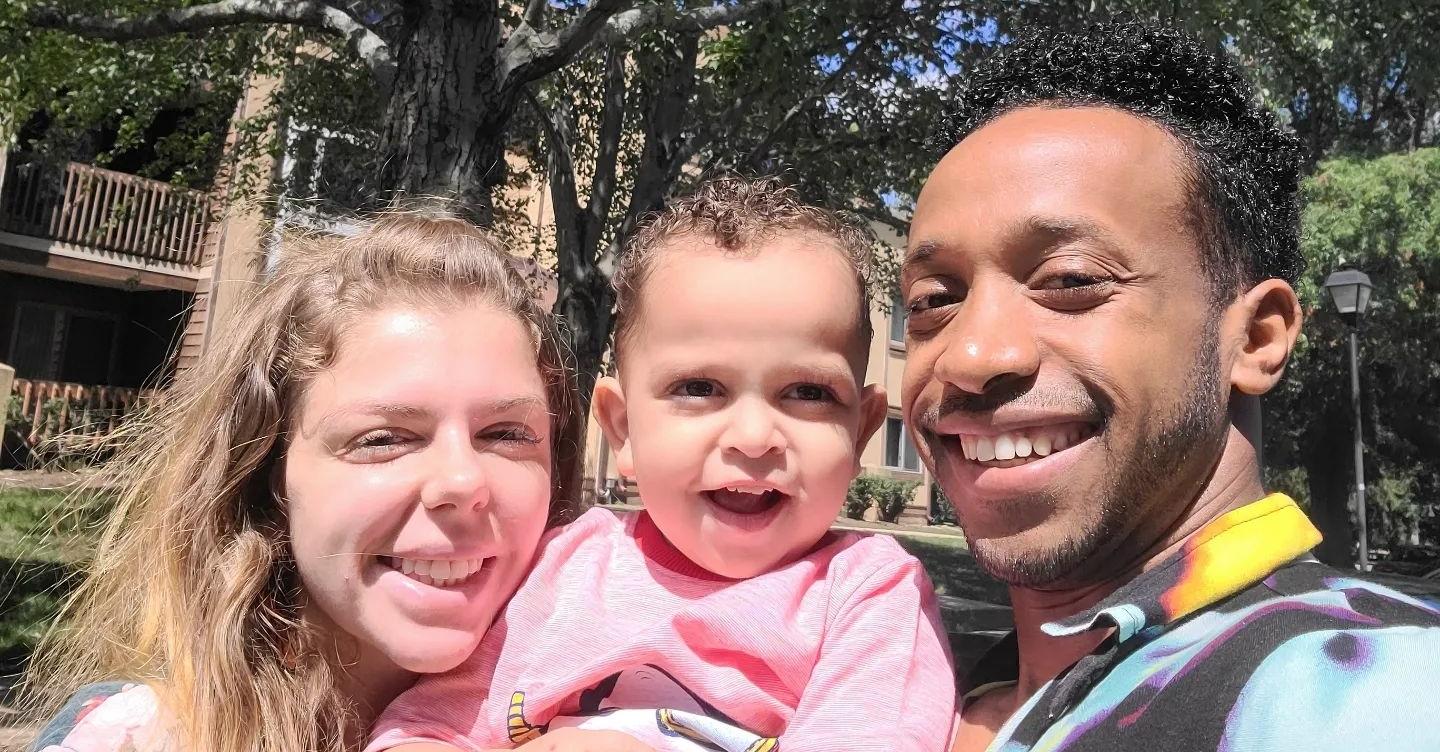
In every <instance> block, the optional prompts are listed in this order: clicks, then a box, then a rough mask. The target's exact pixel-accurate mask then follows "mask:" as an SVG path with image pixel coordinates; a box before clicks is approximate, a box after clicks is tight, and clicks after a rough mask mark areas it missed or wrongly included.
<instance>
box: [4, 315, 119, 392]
mask: <svg viewBox="0 0 1440 752" xmlns="http://www.w3.org/2000/svg"><path fill="white" fill-rule="evenodd" d="M118 328H119V321H118V320H117V319H116V317H115V316H113V315H110V314H106V313H100V312H95V311H85V310H80V309H78V308H66V307H64V306H56V305H50V304H47V303H32V302H29V301H22V302H21V303H20V304H19V305H18V306H17V307H16V317H15V333H14V336H13V337H12V338H11V345H10V361H11V364H12V365H14V366H15V375H16V376H19V377H21V378H27V379H43V380H55V381H70V382H75V383H80V384H108V383H110V379H111V376H112V371H113V370H114V366H115V357H116V354H117V353H116V348H115V346H116V340H117V329H118Z"/></svg>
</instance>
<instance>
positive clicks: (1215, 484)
mask: <svg viewBox="0 0 1440 752" xmlns="http://www.w3.org/2000/svg"><path fill="white" fill-rule="evenodd" d="M1264 495H1265V491H1264V486H1263V485H1262V484H1261V482H1260V465H1259V460H1258V455H1257V452H1256V449H1255V446H1254V444H1253V443H1251V441H1250V439H1249V438H1248V437H1246V436H1245V435H1244V434H1243V433H1241V432H1240V431H1239V430H1238V429H1237V428H1235V427H1234V426H1233V425H1232V426H1231V427H1230V429H1229V430H1228V432H1227V434H1226V437H1225V446H1224V449H1223V450H1222V452H1221V456H1220V461H1219V462H1218V463H1217V464H1216V466H1215V469H1214V471H1213V472H1212V473H1211V474H1210V475H1209V476H1208V478H1207V479H1206V481H1205V483H1204V484H1203V486H1202V487H1201V488H1200V489H1199V492H1198V493H1196V494H1195V495H1193V497H1192V499H1191V502H1190V503H1189V504H1188V505H1187V506H1186V508H1185V512H1184V514H1182V515H1181V516H1180V518H1179V520H1178V521H1177V522H1176V523H1175V524H1173V525H1171V526H1170V527H1169V529H1168V530H1164V531H1161V534H1160V535H1158V536H1155V537H1154V538H1153V540H1152V541H1151V542H1150V543H1149V544H1148V545H1146V546H1144V547H1143V548H1141V549H1139V552H1138V553H1133V552H1134V551H1135V550H1136V549H1135V548H1134V547H1131V548H1129V549H1128V550H1129V551H1131V552H1132V553H1129V554H1122V553H1120V552H1121V551H1124V550H1126V549H1124V548H1121V549H1117V550H1116V551H1114V552H1111V553H1109V554H1108V556H1107V557H1106V558H1108V559H1110V561H1097V562H1095V563H1094V565H1093V566H1090V567H1087V569H1089V570H1090V571H1092V572H1095V573H1097V576H1092V577H1088V578H1086V579H1087V580H1088V581H1087V582H1085V583H1083V584H1076V585H1067V586H1063V587H1060V588H1055V589H1043V590H1042V589H1033V588H1028V587H1019V586H1012V587H1011V588H1010V602H1011V607H1012V608H1013V610H1014V616H1015V632H1016V639H1017V644H1018V649H1019V653H1020V676H1019V682H1018V684H1017V686H1016V693H1015V705H1016V707H1017V708H1018V707H1019V706H1020V705H1022V704H1023V703H1024V702H1025V701H1026V700H1027V699H1028V698H1029V697H1030V696H1031V695H1033V694H1034V693H1035V692H1036V691H1038V690H1039V689H1040V687H1042V686H1044V684H1045V683H1046V682H1048V681H1050V680H1051V679H1053V678H1055V677H1056V676H1058V675H1059V674H1060V673H1061V672H1062V671H1064V670H1065V669H1066V668H1069V667H1070V666H1071V665H1073V664H1074V663H1075V662H1076V661H1078V660H1080V659H1081V658H1082V657H1084V656H1085V655H1086V654H1088V653H1090V652H1091V651H1093V650H1094V649H1095V648H1096V647H1097V646H1099V645H1100V643H1101V642H1103V641H1104V640H1105V638H1106V637H1107V636H1108V635H1109V632H1110V630H1105V629H1096V630H1092V631H1090V632H1085V633H1082V634H1078V635H1074V636H1069V637H1052V636H1050V635H1048V634H1045V632H1044V631H1043V630H1042V629H1041V627H1042V626H1043V625H1044V624H1046V623H1048V622H1052V621H1057V620H1060V619H1064V618H1066V617H1069V616H1074V615H1075V614H1078V613H1081V612H1083V611H1086V610H1089V609H1090V608H1093V607H1094V606H1095V605H1096V604H1097V603H1099V602H1100V601H1102V600H1104V599H1105V598H1106V597H1108V596H1109V595H1110V594H1112V593H1114V592H1115V591H1116V590H1118V589H1119V588H1120V587H1122V586H1124V585H1125V584H1126V583H1129V582H1130V581H1131V580H1133V579H1135V578H1136V577H1137V576H1138V575H1140V574H1141V573H1143V572H1146V571H1149V570H1151V569H1153V568H1155V567H1156V566H1158V565H1160V564H1162V563H1164V562H1166V561H1168V560H1169V559H1171V558H1172V557H1174V556H1175V555H1177V554H1178V553H1179V552H1180V549H1181V547H1183V546H1184V544H1185V541H1187V540H1189V539H1190V537H1191V536H1193V535H1194V534H1195V533H1196V532H1198V531H1199V530H1200V529H1201V528H1203V527H1204V526H1205V525H1207V524H1209V523H1210V522H1212V521H1214V520H1215V519H1217V518H1219V517H1220V516H1222V515H1224V514H1225V513H1227V512H1230V511H1231V510H1234V509H1238V508H1240V507H1243V506H1245V505H1246V504H1249V503H1251V502H1253V501H1256V500H1258V499H1260V498H1262V497H1263V496H1264Z"/></svg>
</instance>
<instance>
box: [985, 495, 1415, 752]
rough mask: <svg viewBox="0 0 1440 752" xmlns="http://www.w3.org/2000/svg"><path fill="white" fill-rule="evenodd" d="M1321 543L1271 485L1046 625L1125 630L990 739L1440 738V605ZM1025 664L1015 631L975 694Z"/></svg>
mask: <svg viewBox="0 0 1440 752" xmlns="http://www.w3.org/2000/svg"><path fill="white" fill-rule="evenodd" d="M1319 541H1320V534H1319V532H1318V531H1316V530H1315V528H1314V526H1312V525H1311V524H1310V521H1309V520H1308V519H1306V517H1305V513H1304V512H1302V511H1300V508H1299V507H1297V506H1296V505H1295V502H1293V501H1291V500H1290V499H1289V498H1288V497H1286V496H1284V495H1281V494H1274V495H1271V496H1268V497H1266V498H1264V499H1261V500H1260V501H1257V502H1255V503H1253V504H1250V505H1247V506H1245V507H1242V508H1240V509H1237V510H1235V511H1233V512H1230V513H1229V514H1226V515H1224V516H1222V517H1220V518H1219V519H1216V520H1215V521H1214V522H1211V523H1210V524H1208V525H1206V526H1205V527H1204V528H1202V529H1201V530H1200V531H1199V532H1198V533H1197V534H1196V535H1195V536H1194V537H1193V538H1191V540H1189V541H1188V542H1187V543H1186V544H1185V546H1184V548H1183V549H1182V551H1181V553H1180V554H1179V555H1178V556H1176V557H1175V559H1173V560H1172V561H1171V562H1170V563H1168V564H1166V565H1165V566H1163V567H1160V568H1158V569H1155V570H1152V571H1150V572H1146V573H1145V574H1143V575H1141V576H1140V577H1137V578H1136V579H1135V580H1133V581H1131V582H1130V583H1129V584H1128V585H1126V586H1125V587H1123V588H1121V589H1120V590H1118V591H1116V592H1115V593H1114V594H1113V595H1111V596H1110V597H1109V598H1107V599H1105V600H1104V601H1102V602H1101V603H1099V604H1097V605H1096V606H1095V607H1094V608H1092V609H1090V610H1089V611H1086V612H1084V613H1081V614H1078V615H1076V616H1074V617H1072V618H1069V619H1065V620H1062V621H1057V622H1051V623H1049V624H1046V625H1044V627H1043V629H1044V630H1045V632H1046V633H1048V634H1051V635H1054V636H1065V635H1075V634H1080V633H1082V632H1088V631H1090V630H1095V629H1113V630H1114V633H1113V635H1112V636H1111V637H1109V638H1108V639H1107V640H1106V641H1105V642H1104V643H1103V644H1101V645H1100V647H1099V648H1097V649H1096V650H1095V651H1094V652H1093V653H1091V654H1090V655H1087V656H1085V657H1084V658H1082V659H1080V660H1079V661H1078V662H1076V663H1075V664H1074V665H1073V666H1071V667H1070V668H1069V669H1068V670H1067V671H1065V672H1064V673H1062V674H1061V675H1060V676H1058V677H1057V678H1055V679H1054V680H1052V681H1050V682H1049V683H1047V684H1046V685H1045V686H1044V687H1042V688H1041V689H1040V691H1038V692H1036V693H1035V695H1034V696H1033V697H1031V698H1030V700H1029V701H1028V702H1027V703H1026V704H1025V705H1024V706H1023V707H1021V708H1020V710H1019V711H1017V712H1016V713H1015V715H1014V716H1012V717H1011V718H1010V720H1009V721H1008V722H1007V723H1006V724H1005V726H1004V727H1002V728H1001V729H1000V732H999V734H998V736H997V737H996V740H995V742H994V743H993V744H992V745H991V746H990V750H991V752H1032V751H1033V752H1041V751H1042V750H1065V751H1066V752H1079V751H1080V750H1107V751H1109V750H1166V751H1167V752H1169V751H1171V750H1227V751H1229V752H1249V751H1251V750H1254V751H1255V752H1260V751H1261V750H1264V751H1266V752H1273V751H1275V750H1307V751H1311V750H1356V749H1379V750H1387V752H1397V751H1399V750H1440V693H1437V691H1436V685H1437V683H1440V611H1437V610H1436V609H1435V608H1434V607H1432V606H1431V605H1429V604H1426V603H1422V602H1421V601H1419V600H1416V599H1414V598H1411V597H1410V596H1407V595H1404V594H1401V593H1399V592H1396V591H1394V590H1391V589H1389V588H1386V587H1383V586H1380V585H1376V584H1374V583H1370V582H1366V581H1364V580H1361V579H1358V578H1356V577H1353V576H1348V575H1346V574H1343V573H1341V572H1338V571H1336V570H1334V569H1331V568H1329V567H1326V566H1325V565H1323V564H1320V563H1319V562H1317V561H1315V560H1314V559H1313V558H1311V557H1310V556H1309V555H1308V553H1307V552H1308V551H1309V550H1310V549H1311V548H1313V547H1314V546H1315V544H1316V543H1318V542H1319ZM1017 675H1018V656H1017V654H1016V643H1015V639H1014V635H1013V634H1011V635H1010V636H1009V637H1007V638H1006V639H1005V640H1003V641H1002V642H1001V643H1000V644H998V645H996V646H995V648H993V649H992V650H991V651H990V652H989V653H987V654H986V655H985V657H984V658H982V659H981V661H980V663H979V664H978V665H977V666H976V669H975V671H974V672H973V673H972V674H971V676H970V677H969V681H968V685H969V686H970V687H973V688H974V689H972V690H970V691H969V692H968V693H967V694H966V699H967V700H968V699H971V698H973V697H976V696H978V695H980V694H983V693H984V692H986V691H988V690H990V689H994V688H996V687H998V686H1002V685H1004V684H1006V683H1013V681H1014V679H1015V677H1016V676H1017Z"/></svg>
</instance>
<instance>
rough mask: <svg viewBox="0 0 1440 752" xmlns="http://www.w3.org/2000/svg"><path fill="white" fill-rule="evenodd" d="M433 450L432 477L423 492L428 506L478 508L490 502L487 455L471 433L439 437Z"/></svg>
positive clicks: (432, 446)
mask: <svg viewBox="0 0 1440 752" xmlns="http://www.w3.org/2000/svg"><path fill="white" fill-rule="evenodd" d="M430 450H431V451H432V452H433V454H432V455H431V457H430V463H429V465H430V466H429V468H428V469H427V476H428V477H427V479H426V481H425V483H424V485H423V486H422V487H421V491H420V503H422V504H424V505H425V508H427V509H441V508H444V507H446V506H453V507H455V508H456V509H475V508H480V507H484V506H485V505H487V504H489V503H490V487H489V484H488V483H487V478H486V477H485V467H484V462H483V457H482V454H481V452H480V449H479V447H478V446H477V445H476V443H475V442H474V441H471V440H470V436H469V435H468V434H466V435H465V436H463V437H454V436H450V437H445V438H443V439H440V440H437V441H436V442H434V443H432V444H431V446H430Z"/></svg>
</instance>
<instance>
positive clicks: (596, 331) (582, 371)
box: [555, 267, 615, 413]
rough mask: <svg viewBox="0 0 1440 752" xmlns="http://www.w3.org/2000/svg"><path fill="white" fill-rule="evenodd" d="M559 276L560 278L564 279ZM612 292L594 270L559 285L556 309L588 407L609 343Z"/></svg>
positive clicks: (584, 406)
mask: <svg viewBox="0 0 1440 752" xmlns="http://www.w3.org/2000/svg"><path fill="white" fill-rule="evenodd" d="M564 278H565V277H564V275H563V274H562V275H561V279H564ZM614 305H615V292H614V290H613V289H611V287H610V280H609V279H608V278H606V277H605V275H603V274H599V273H598V272H596V271H594V270H593V267H592V271H591V273H590V274H588V275H586V276H585V277H584V278H581V279H572V280H571V281H569V282H568V283H562V284H561V286H560V295H559V297H558V298H557V299H556V301H555V312H556V313H558V314H560V316H562V317H563V318H564V321H565V323H566V324H567V325H568V326H569V328H570V338H571V343H572V344H573V346H574V348H575V365H576V368H575V370H576V379H577V381H578V382H579V386H580V406H581V408H582V409H583V410H584V411H586V412H587V413H588V412H589V410H590V396H591V393H592V392H593V391H594V389H595V380H596V379H598V378H599V377H600V371H601V366H602V364H603V363H602V361H603V359H604V357H605V351H606V348H607V346H608V345H609V344H610V325H611V318H612V309H613V308H614Z"/></svg>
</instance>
